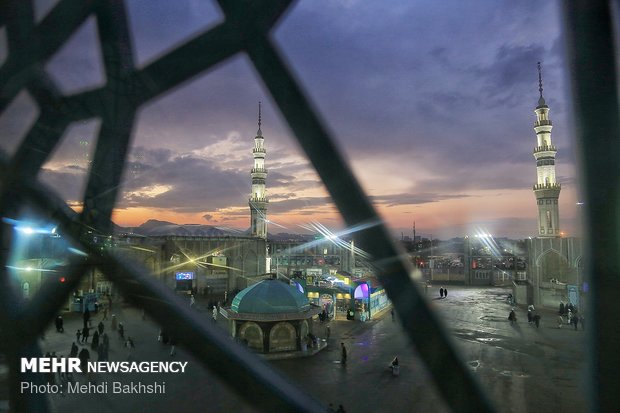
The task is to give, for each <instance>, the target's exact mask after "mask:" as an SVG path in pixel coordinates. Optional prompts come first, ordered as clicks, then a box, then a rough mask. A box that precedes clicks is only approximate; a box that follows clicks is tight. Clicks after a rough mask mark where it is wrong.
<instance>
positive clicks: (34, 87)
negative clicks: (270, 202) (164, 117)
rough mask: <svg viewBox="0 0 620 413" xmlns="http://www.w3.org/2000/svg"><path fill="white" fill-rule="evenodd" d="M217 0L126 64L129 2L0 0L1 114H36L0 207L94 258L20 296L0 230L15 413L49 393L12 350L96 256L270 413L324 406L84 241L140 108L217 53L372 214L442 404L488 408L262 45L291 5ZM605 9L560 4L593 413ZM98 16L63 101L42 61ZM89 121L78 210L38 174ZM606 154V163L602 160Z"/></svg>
mask: <svg viewBox="0 0 620 413" xmlns="http://www.w3.org/2000/svg"><path fill="white" fill-rule="evenodd" d="M218 2H219V4H220V7H221V8H222V10H223V11H224V14H225V21H224V22H222V23H220V24H218V25H216V26H215V27H213V28H212V29H210V30H208V31H207V32H205V33H203V34H201V35H198V36H197V37H195V38H193V39H191V40H189V41H187V42H185V43H184V44H182V45H180V46H179V47H177V48H176V49H175V50H173V51H171V52H169V53H168V54H166V55H164V56H163V57H161V58H159V59H157V60H156V61H155V62H153V63H151V64H149V65H148V66H146V67H144V68H142V69H137V68H136V66H135V63H134V61H133V58H132V56H133V54H132V51H133V47H132V44H131V39H130V36H129V30H128V23H127V19H126V15H125V4H124V1H123V0H109V1H98V0H88V1H87V0H61V1H59V2H58V4H57V5H56V6H55V7H54V8H53V9H52V10H51V12H50V13H49V14H48V15H47V16H46V17H45V18H44V19H43V20H42V21H41V22H40V23H38V24H35V19H34V12H33V4H32V0H7V1H5V2H3V3H1V4H0V25H2V26H4V27H5V28H6V33H7V40H8V46H9V50H10V53H9V55H8V57H7V60H6V61H5V62H4V64H3V65H2V67H1V68H0V111H4V110H6V108H7V107H8V105H9V104H10V102H11V101H12V100H13V99H14V98H15V97H16V96H17V94H18V93H19V92H20V91H22V90H27V91H28V92H29V94H30V95H31V96H32V97H33V98H34V100H35V101H36V102H37V104H38V106H39V108H40V114H39V116H38V119H37V120H36V122H35V124H34V126H33V127H32V128H31V129H30V130H29V131H28V132H27V134H26V136H25V137H24V139H23V141H22V142H21V144H20V146H19V148H18V149H17V151H16V153H15V154H14V155H13V156H12V157H8V156H7V155H6V154H0V175H1V177H2V178H1V179H2V180H1V185H2V187H1V188H0V189H1V190H2V192H1V194H0V197H1V198H0V212H1V213H2V216H11V215H14V214H16V213H17V211H18V210H19V208H20V206H21V205H31V206H33V207H36V208H37V209H38V210H39V211H40V212H41V213H43V214H44V215H45V216H46V217H47V218H49V219H50V220H54V221H56V222H58V223H59V227H60V230H61V231H62V233H63V235H65V236H67V237H68V238H69V239H70V240H71V241H72V242H74V243H76V244H78V245H80V246H81V248H84V249H85V250H86V251H87V252H88V254H89V257H88V259H86V260H83V259H82V260H79V259H74V261H72V262H71V263H70V269H71V271H70V274H69V276H68V277H67V282H66V283H64V284H58V283H51V282H50V283H45V284H44V285H43V286H42V288H41V289H40V290H39V291H38V292H37V293H36V295H35V296H34V297H33V299H32V300H31V301H30V302H28V303H25V302H23V301H21V300H20V299H19V298H17V295H16V294H14V290H13V289H12V286H11V285H10V279H9V276H8V273H7V270H6V264H7V260H8V254H9V250H10V247H11V241H12V237H13V234H12V230H11V228H9V227H8V226H3V227H2V229H1V233H0V236H1V240H0V242H1V243H2V250H1V251H2V255H1V259H2V261H1V262H0V265H1V267H0V328H1V329H2V331H3V333H4V334H5V335H6V337H5V338H4V340H3V341H2V345H3V347H2V349H1V350H2V351H3V352H4V353H6V354H7V357H8V362H9V367H10V386H11V388H10V397H11V408H12V410H13V411H17V412H21V411H37V412H45V411H48V410H49V406H48V403H47V400H46V399H45V396H42V395H31V396H29V397H20V394H19V382H20V381H22V380H31V381H34V382H37V381H38V380H40V378H39V377H37V376H36V375H34V374H30V375H29V376H28V374H27V375H26V376H25V375H23V374H20V373H19V368H18V367H19V362H18V360H19V358H20V357H28V356H31V357H32V356H36V355H40V349H39V348H38V346H37V343H36V338H37V337H38V335H39V334H40V333H41V332H42V331H44V329H45V326H46V325H47V324H48V323H49V322H50V321H51V318H52V317H53V315H54V314H55V313H56V311H57V310H58V309H59V308H60V307H61V303H62V302H63V300H64V299H65V298H66V297H67V296H68V295H69V294H70V292H71V291H72V290H73V289H74V288H75V287H76V286H77V285H78V282H79V281H80V278H81V276H82V274H83V273H84V270H85V269H86V268H87V267H88V266H92V265H96V266H98V267H99V268H100V269H101V270H102V271H103V272H104V273H105V274H106V276H107V277H108V278H109V279H110V280H111V281H113V282H114V283H116V284H117V285H118V287H119V288H120V289H121V290H122V291H123V293H124V294H125V295H126V296H127V297H128V298H130V299H131V300H132V301H133V302H134V303H136V304H137V305H139V306H141V307H143V308H144V309H145V310H146V311H147V312H148V313H149V314H150V315H151V316H153V317H154V318H155V319H157V320H158V321H159V322H160V323H161V324H163V325H165V326H166V327H167V328H169V329H170V331H171V332H172V334H174V335H178V336H184V337H187V341H186V347H187V349H188V350H189V351H190V352H191V353H192V354H193V355H194V356H196V357H197V358H198V359H200V360H201V361H202V362H203V363H204V364H205V365H206V366H207V367H208V368H209V369H211V370H212V371H213V372H214V373H216V374H217V375H218V376H219V378H220V379H222V380H223V381H224V382H226V383H227V384H228V385H229V386H231V387H232V388H233V389H235V390H236V391H237V392H238V394H239V395H241V396H243V397H244V398H245V399H246V400H247V401H248V402H251V403H254V404H255V405H256V406H257V407H258V408H260V409H262V410H266V411H267V410H268V411H297V412H303V411H308V412H310V411H323V410H324V408H323V407H322V406H321V405H320V404H319V403H318V402H317V401H316V400H314V399H313V398H311V397H310V396H308V395H307V394H305V393H304V391H303V390H301V389H299V388H298V387H296V386H294V385H292V384H291V383H289V382H288V381H287V380H285V379H284V378H283V377H282V376H280V374H279V373H277V372H276V371H274V370H273V369H272V368H270V367H269V366H268V365H267V364H266V363H264V362H262V361H261V360H259V359H258V358H257V357H256V356H254V355H252V354H250V353H249V352H247V351H245V350H244V349H242V348H241V347H239V346H231V345H230V341H229V339H228V338H227V337H226V336H225V335H224V333H222V332H221V331H219V330H218V329H216V328H214V327H213V326H211V325H210V324H208V323H204V322H203V321H202V320H201V319H200V318H199V317H198V316H197V315H196V314H193V313H192V312H191V311H190V310H189V309H188V308H186V306H183V305H180V304H181V303H180V301H179V299H178V298H177V297H176V296H175V295H174V294H173V293H172V291H170V290H168V289H167V288H166V287H164V286H163V285H161V284H160V283H159V282H157V281H156V280H154V279H153V278H151V277H149V276H147V275H144V274H145V272H144V271H143V269H141V268H139V267H138V266H137V265H136V264H135V263H133V262H129V261H126V260H124V259H122V258H121V257H119V256H117V255H116V254H114V252H107V251H105V252H101V251H100V250H99V249H98V248H96V247H95V246H94V245H93V244H91V242H90V241H89V237H88V236H87V233H88V230H89V229H93V228H94V229H95V230H96V231H99V232H101V233H111V226H112V222H111V219H110V218H111V214H112V209H113V207H114V203H115V200H116V197H117V191H118V188H119V183H120V178H121V173H122V170H123V166H124V165H125V162H126V155H127V149H128V147H129V141H130V137H131V131H132V126H133V123H134V121H135V114H136V111H137V110H138V108H139V107H140V106H141V105H142V104H144V103H146V102H148V101H149V100H151V99H153V98H156V97H158V96H160V95H161V94H162V93H164V92H166V91H169V90H170V89H172V88H174V87H176V86H178V85H180V84H181V83H183V82H185V81H187V80H189V79H190V78H192V77H193V76H196V75H198V74H201V73H203V72H205V71H207V70H209V69H211V68H213V67H214V66H215V65H216V64H218V63H221V62H222V61H224V60H225V59H228V58H230V57H232V56H233V55H235V54H237V53H246V54H247V55H248V56H249V57H250V59H251V61H252V63H253V64H254V66H255V68H256V69H257V71H258V73H259V75H260V76H261V78H262V80H263V82H264V83H265V85H266V87H267V89H268V90H269V92H270V93H271V95H272V97H273V99H274V101H275V102H276V104H277V106H278V108H279V109H280V111H281V112H282V113H283V114H284V116H285V118H286V120H287V122H288V125H289V126H290V127H291V129H292V130H293V132H294V133H295V135H296V137H297V139H298V141H299V143H300V144H301V146H302V148H303V149H304V151H305V153H306V154H307V156H308V158H309V159H310V161H311V162H312V164H313V165H314V167H315V168H316V170H317V172H318V173H319V175H320V177H321V179H322V180H323V182H324V183H325V185H326V188H327V190H328V191H329V193H330V194H331V196H332V198H333V200H334V202H335V204H336V206H337V207H338V209H339V210H340V212H341V214H342V216H343V218H344V220H345V222H346V223H347V225H350V226H354V225H358V224H361V223H365V224H367V223H377V224H376V225H371V226H367V227H366V229H364V230H363V231H361V232H360V234H359V238H360V241H359V243H360V244H361V246H362V248H364V249H365V250H366V251H368V252H369V253H370V254H371V255H372V256H373V257H374V258H373V264H374V266H375V267H376V268H377V270H378V274H379V278H380V281H381V282H382V284H383V286H384V287H385V290H386V292H387V294H388V296H389V298H390V300H391V301H392V303H393V304H394V306H395V308H396V310H397V312H398V314H399V315H400V319H401V320H403V321H402V322H403V327H404V329H405V331H406V332H407V334H408V336H409V337H410V339H411V340H412V342H413V344H414V345H415V346H416V349H417V351H418V353H419V354H420V356H421V357H422V359H423V360H424V362H425V363H426V366H427V368H428V370H429V372H430V374H431V376H432V377H433V379H434V381H435V384H436V386H437V388H438V390H439V391H440V392H441V394H442V396H443V397H444V399H445V401H446V403H447V404H448V405H449V406H450V407H451V408H452V409H453V410H454V411H459V412H468V411H471V412H483V411H492V410H493V408H492V407H491V405H490V403H489V401H488V399H487V397H486V395H485V394H484V392H483V391H482V390H481V388H480V387H479V385H478V384H477V382H476V381H475V380H474V378H473V377H472V375H471V374H470V373H469V371H468V369H467V368H466V367H465V365H464V363H463V362H462V361H461V360H460V357H459V355H458V352H457V351H456V350H455V348H454V346H453V345H452V344H451V342H450V340H449V338H448V335H447V332H446V330H445V329H444V328H443V327H442V325H441V323H440V321H439V319H438V318H437V316H436V315H435V314H434V313H433V312H432V311H431V310H430V308H429V307H428V305H427V303H426V301H425V299H424V298H423V297H422V296H421V294H420V293H419V292H418V290H417V288H416V287H415V285H414V284H413V283H412V282H411V280H410V279H409V276H408V274H409V264H408V263H407V262H406V261H405V260H404V259H402V258H401V257H402V255H401V251H400V250H399V249H398V248H397V247H395V245H394V244H393V243H392V241H391V240H390V236H389V233H388V231H387V229H386V228H385V227H384V226H383V224H381V223H380V220H379V218H378V216H377V214H376V212H375V211H374V210H373V208H372V206H371V205H370V202H369V201H368V199H367V197H366V196H365V195H364V193H363V191H362V190H361V188H360V186H359V184H358V183H357V181H356V180H355V178H354V176H353V174H352V173H351V171H350V169H349V168H348V166H347V164H346V162H345V161H344V159H343V157H342V156H341V155H340V152H339V151H338V150H337V148H336V147H335V145H334V143H333V140H332V139H331V138H330V135H329V134H328V133H327V131H326V128H325V127H324V126H323V123H322V122H321V121H320V120H319V118H318V116H317V115H316V112H315V111H314V110H313V109H312V106H311V104H310V103H309V101H308V99H307V98H306V97H305V96H304V93H303V91H302V89H301V87H300V86H299V82H297V81H296V80H295V78H294V76H293V75H292V74H291V72H290V70H289V69H288V68H287V66H286V64H285V63H284V61H283V59H282V57H281V56H280V54H279V52H278V49H277V47H276V46H275V45H274V44H273V43H272V41H271V40H270V37H269V32H270V30H271V29H272V28H273V27H274V25H275V23H276V22H277V21H278V19H279V18H280V17H281V16H282V15H283V14H284V12H285V11H286V9H287V8H288V7H289V6H290V4H291V0H272V1H271V0H257V1H250V0H238V1H235V0H218ZM610 9H611V6H610V3H609V2H607V1H604V0H594V1H586V0H578V1H573V2H566V3H564V11H565V28H566V30H565V31H566V38H567V42H568V43H567V44H568V52H569V56H570V58H571V68H572V70H573V80H574V82H573V83H574V91H575V96H576V100H575V102H576V115H577V124H578V125H577V126H578V139H579V141H578V143H579V144H580V145H581V147H580V149H581V154H582V156H583V160H584V162H583V166H584V167H583V171H584V181H583V183H584V188H586V194H587V198H586V199H587V204H586V211H587V219H586V224H587V227H588V228H590V230H591V232H590V234H593V235H595V236H596V237H595V236H593V235H588V236H589V238H588V242H587V246H588V249H589V256H590V257H591V260H590V265H589V270H590V273H591V274H596V277H592V280H591V284H592V296H593V299H592V300H591V301H592V311H591V312H590V314H592V315H593V316H594V317H593V319H594V322H593V328H591V329H590V333H589V334H590V337H591V347H590V350H591V351H589V352H588V353H589V354H590V355H591V356H592V359H591V366H592V373H591V375H590V376H591V378H592V379H593V380H592V383H593V387H592V389H591V392H590V396H591V403H592V404H591V406H592V408H593V409H594V410H609V409H611V408H612V406H618V405H620V396H619V395H618V392H617V388H618V383H617V382H618V379H617V378H616V377H617V371H618V370H619V367H620V366H619V364H620V361H619V358H618V357H617V356H616V350H615V348H612V347H611V346H613V343H617V342H620V340H619V339H618V337H617V336H618V329H617V323H618V318H619V316H618V315H617V312H616V311H612V312H611V313H610V314H606V313H605V317H599V316H600V315H603V314H604V310H605V308H604V305H605V304H606V303H611V302H614V300H615V298H616V297H615V296H612V294H613V295H615V294H616V292H617V291H619V290H620V289H619V288H618V287H620V285H619V284H620V281H619V280H618V277H617V274H618V267H617V264H615V263H612V262H611V260H610V258H609V257H614V256H616V255H617V254H618V252H619V251H620V245H619V237H618V233H619V232H620V230H619V228H620V222H619V221H620V217H619V215H620V214H618V213H617V205H620V199H619V198H620V196H619V188H620V178H619V177H620V172H619V171H620V169H619V168H620V166H619V165H620V164H619V163H618V162H615V158H617V154H618V153H620V143H619V138H620V133H619V123H618V101H617V95H616V94H615V93H614V91H616V90H617V88H616V86H617V83H616V72H615V61H614V58H613V56H614V55H613V41H612V39H613V35H612V27H611V11H610ZM92 15H94V16H95V18H96V19H97V27H98V30H99V39H100V43H101V50H102V54H103V61H104V66H105V73H106V83H105V85H104V86H102V87H101V88H98V89H95V90H90V91H86V92H82V93H77V94H74V95H70V96H64V95H62V94H61V93H60V90H59V89H58V88H57V86H56V85H55V84H54V82H53V81H52V80H51V78H50V77H49V76H48V75H47V74H46V73H45V72H44V71H43V69H42V67H43V64H44V63H45V62H46V61H47V60H48V59H49V58H50V57H52V56H53V55H54V54H55V53H56V52H57V51H58V50H59V48H60V47H61V46H62V45H63V44H64V43H65V42H66V41H67V40H68V38H69V37H70V36H71V35H72V34H73V33H74V32H75V30H76V29H77V28H78V27H79V26H80V25H81V24H82V23H83V22H84V21H85V20H86V19H87V18H88V17H90V16H92ZM179 61H182V62H183V65H179V64H178V62H179ZM95 117H96V118H100V119H101V130H100V132H99V136H98V140H97V147H96V152H95V156H94V160H93V163H92V166H91V171H90V175H89V179H88V183H87V188H86V191H85V194H84V208H83V211H82V212H81V213H80V214H77V213H75V212H74V211H72V210H71V209H70V208H69V207H68V206H67V205H66V204H65V202H64V201H63V200H62V199H60V198H59V197H58V196H56V195H55V194H54V193H53V192H52V191H50V190H49V189H47V188H45V187H44V186H43V185H42V184H40V183H39V182H38V181H37V180H36V175H37V173H38V172H39V170H40V169H41V167H42V165H43V164H44V162H45V161H46V160H47V159H48V158H49V156H50V154H51V153H52V151H53V149H54V148H55V147H56V146H57V145H58V144H59V142H60V139H61V137H62V134H63V132H64V131H65V130H66V128H67V127H68V126H69V124H70V123H71V122H75V121H79V120H84V119H91V118H95ZM593 142H596V144H594V143H593ZM586 143H587V144H586ZM326 154H328V155H329V156H326ZM601 159H605V160H608V161H609V162H605V163H603V162H601ZM605 182H607V183H609V182H611V183H612V185H605V184H604V183H605ZM342 188H346V190H342ZM600 239H603V240H604V241H605V242H600V241H599V240H600ZM414 315H415V317H414ZM414 318H415V320H416V323H415V325H414V324H413V320H414ZM603 333H604V334H605V335H603ZM230 366H234V368H233V369H231V368H230ZM446 367H447V368H446ZM232 370H234V371H235V373H234V377H233V375H232V373H231V371H232ZM446 371H449V372H450V374H446V373H445V372H446Z"/></svg>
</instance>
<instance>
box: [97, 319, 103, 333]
mask: <svg viewBox="0 0 620 413" xmlns="http://www.w3.org/2000/svg"><path fill="white" fill-rule="evenodd" d="M104 328H105V326H104V325H103V321H100V322H99V324H98V325H97V331H99V335H102V334H103V329H104Z"/></svg>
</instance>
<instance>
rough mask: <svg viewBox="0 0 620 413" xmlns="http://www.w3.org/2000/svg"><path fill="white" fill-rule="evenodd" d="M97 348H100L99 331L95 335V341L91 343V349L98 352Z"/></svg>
mask: <svg viewBox="0 0 620 413" xmlns="http://www.w3.org/2000/svg"><path fill="white" fill-rule="evenodd" d="M97 347H99V331H97V330H95V332H94V333H93V340H92V341H91V343H90V348H91V349H93V350H95V351H97Z"/></svg>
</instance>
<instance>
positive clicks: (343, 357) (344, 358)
mask: <svg viewBox="0 0 620 413" xmlns="http://www.w3.org/2000/svg"><path fill="white" fill-rule="evenodd" d="M340 364H347V348H346V347H345V346H344V343H340Z"/></svg>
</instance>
